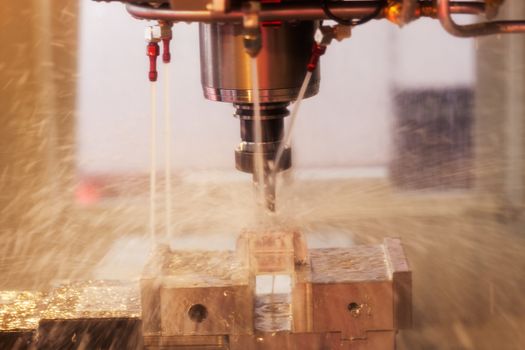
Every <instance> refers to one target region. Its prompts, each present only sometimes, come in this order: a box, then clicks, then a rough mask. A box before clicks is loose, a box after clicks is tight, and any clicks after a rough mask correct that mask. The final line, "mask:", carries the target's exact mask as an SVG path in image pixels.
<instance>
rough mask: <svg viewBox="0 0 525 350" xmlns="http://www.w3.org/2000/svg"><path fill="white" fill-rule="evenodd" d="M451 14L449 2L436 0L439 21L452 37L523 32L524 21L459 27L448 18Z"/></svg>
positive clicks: (524, 28) (494, 22) (447, 0)
mask: <svg viewBox="0 0 525 350" xmlns="http://www.w3.org/2000/svg"><path fill="white" fill-rule="evenodd" d="M451 12H452V11H451V8H450V1H449V0H438V18H439V21H440V22H441V25H442V26H443V28H444V29H445V30H446V31H447V32H449V33H450V34H452V35H454V36H458V37H462V38H469V37H475V36H482V35H491V34H505V33H523V32H525V21H493V22H483V23H475V24H467V25H459V24H457V23H456V22H454V20H453V19H452V17H451V16H450V14H451Z"/></svg>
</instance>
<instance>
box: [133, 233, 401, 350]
mask: <svg viewBox="0 0 525 350" xmlns="http://www.w3.org/2000/svg"><path fill="white" fill-rule="evenodd" d="M159 257H160V258H161V261H160V263H156V264H155V266H156V268H157V270H155V269H150V271H149V273H148V276H145V278H143V280H142V282H141V286H142V287H141V288H142V291H143V292H142V305H143V314H144V313H145V312H148V309H152V310H156V311H155V312H156V313H157V317H156V318H150V319H149V320H148V321H146V320H145V319H143V322H144V327H143V330H144V334H143V336H144V345H145V347H146V349H179V348H180V349H182V348H184V349H194V348H195V349H200V348H203V347H209V348H214V349H229V350H236V349H243V350H246V349H259V350H267V349H272V350H273V349H305V350H319V349H346V350H350V349H361V350H368V349H370V350H377V349H394V348H395V345H394V344H395V334H396V332H397V330H399V329H403V328H406V327H410V324H411V273H410V270H409V267H408V263H407V261H406V257H405V255H404V252H403V248H402V246H401V244H400V241H399V240H398V239H386V240H385V241H384V242H383V244H378V245H361V246H354V247H349V248H326V249H310V250H309V249H308V247H307V245H306V240H305V238H304V236H303V235H302V234H301V232H296V231H293V230H290V231H269V232H244V233H243V234H241V235H240V236H239V238H238V239H237V244H236V250H235V251H223V252H214V251H193V252H187V251H176V250H169V251H163V252H162V254H160V255H159ZM268 281H269V283H270V284H269V285H265V282H268ZM272 281H273V282H272ZM276 281H277V282H276ZM278 281H281V282H280V283H279V282H278ZM283 281H284V282H283ZM152 288H153V289H154V290H155V292H154V293H151V290H152Z"/></svg>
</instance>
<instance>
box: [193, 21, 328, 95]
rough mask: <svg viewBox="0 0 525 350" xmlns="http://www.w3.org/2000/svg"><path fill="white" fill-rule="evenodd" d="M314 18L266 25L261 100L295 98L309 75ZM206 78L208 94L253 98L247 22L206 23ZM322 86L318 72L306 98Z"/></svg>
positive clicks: (202, 33)
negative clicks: (245, 34) (312, 19)
mask: <svg viewBox="0 0 525 350" xmlns="http://www.w3.org/2000/svg"><path fill="white" fill-rule="evenodd" d="M316 28H317V27H316V24H315V23H314V22H299V23H296V24H291V23H283V24H282V25H281V26H280V27H278V28H274V27H262V28H261V34H262V40H263V43H264V44H263V47H262V50H261V51H260V53H259V54H258V56H257V71H258V72H259V95H260V99H261V103H267V102H290V101H293V100H294V99H295V98H296V97H297V94H298V93H299V89H300V88H301V84H302V82H303V79H304V76H305V74H306V66H307V64H308V59H309V58H310V52H311V50H312V45H313V36H314V33H315V30H316ZM199 37H200V50H201V81H202V86H203V89H204V96H205V97H206V98H207V99H209V100H213V101H223V102H231V103H253V102H254V101H253V96H252V93H253V92H252V91H253V86H252V83H253V81H252V79H251V76H250V64H251V57H250V56H249V55H248V54H247V53H246V51H245V49H244V39H243V27H242V25H241V24H217V23H213V24H200V31H199ZM318 91H319V70H316V71H315V72H314V76H313V78H312V81H311V84H310V85H309V87H308V90H307V93H306V97H310V96H313V95H315V94H317V92H318Z"/></svg>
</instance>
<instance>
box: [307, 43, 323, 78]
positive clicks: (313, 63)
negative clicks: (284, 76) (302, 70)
mask: <svg viewBox="0 0 525 350" xmlns="http://www.w3.org/2000/svg"><path fill="white" fill-rule="evenodd" d="M325 52H326V45H321V44H318V43H314V46H313V47H312V56H310V61H308V66H306V69H307V70H308V71H309V72H313V71H314V70H315V68H317V65H318V64H319V58H320V57H321V56H322V55H324V53H325Z"/></svg>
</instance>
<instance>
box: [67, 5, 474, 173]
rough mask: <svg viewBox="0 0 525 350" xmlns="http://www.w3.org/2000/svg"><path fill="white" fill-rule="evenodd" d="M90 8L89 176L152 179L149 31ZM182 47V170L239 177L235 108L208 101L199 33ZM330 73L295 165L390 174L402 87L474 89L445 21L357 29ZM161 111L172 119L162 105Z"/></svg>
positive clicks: (306, 121)
mask: <svg viewBox="0 0 525 350" xmlns="http://www.w3.org/2000/svg"><path fill="white" fill-rule="evenodd" d="M81 4H82V5H81V7H82V8H81V31H80V32H81V35H80V77H81V79H79V81H80V83H79V101H78V108H79V111H78V112H79V121H78V130H77V137H78V162H79V168H80V169H81V170H82V171H85V172H102V173H107V172H121V171H146V170H147V168H148V165H149V160H148V155H149V150H148V148H149V146H148V142H149V136H148V135H149V134H148V130H149V110H150V87H149V83H148V81H147V57H146V55H145V42H144V40H143V28H144V26H145V25H147V22H145V21H138V20H135V19H133V18H131V17H130V16H129V15H128V14H127V13H126V11H125V9H124V7H123V5H122V4H118V3H98V2H93V1H82V2H81ZM172 47H173V62H172V64H171V65H170V70H171V72H170V74H169V80H170V84H171V93H170V96H171V97H170V102H171V109H172V112H173V113H172V120H173V122H172V124H173V129H174V130H173V135H172V144H173V147H172V150H173V151H172V154H173V161H172V163H173V164H174V167H175V168H184V169H188V168H193V169H201V168H211V169H232V168H233V150H234V148H235V146H236V145H237V143H238V142H239V126H238V121H237V120H236V119H234V118H233V117H232V116H231V115H232V112H233V108H232V107H231V106H230V105H228V104H224V103H216V102H209V101H206V100H205V99H204V98H203V97H202V92H201V87H200V72H199V48H198V28H197V25H187V24H177V25H176V26H175V27H174V41H173V44H172ZM159 61H160V60H159ZM159 63H160V62H159ZM321 64H322V67H321V68H322V78H321V79H322V83H321V91H320V93H319V95H318V96H316V97H314V98H311V99H309V100H307V101H305V102H304V104H303V106H302V109H301V113H300V116H299V120H298V124H297V129H296V133H295V138H294V155H295V165H296V166H299V167H303V168H307V167H327V166H337V167H352V166H375V165H379V166H384V165H386V164H387V163H388V160H389V152H390V146H389V145H390V140H391V137H390V124H391V118H392V115H391V106H390V95H389V93H390V89H391V87H392V85H395V86H430V85H436V84H438V85H450V84H452V85H454V84H463V85H464V84H469V83H472V81H473V80H474V78H473V73H472V72H473V46H472V44H471V43H469V42H468V41H465V40H464V39H454V38H450V37H448V36H447V34H445V33H444V32H443V31H442V30H441V28H440V27H439V24H438V23H437V22H435V21H421V22H419V23H414V24H411V25H409V26H408V27H406V28H404V29H403V30H399V29H398V28H396V27H395V26H393V25H392V24H390V23H388V22H386V21H377V22H374V23H369V24H367V25H365V26H363V27H358V28H355V29H354V32H353V36H352V38H351V39H350V40H347V41H345V42H342V43H334V44H333V45H332V46H331V47H330V48H329V49H328V51H327V54H326V55H325V56H324V57H323V58H322V63H321ZM159 73H160V74H159V76H160V79H159V84H158V93H159V96H160V97H159V101H160V100H162V98H161V97H162V96H161V95H162V94H163V90H162V83H163V82H162V79H163V72H162V70H161V71H160V72H159ZM158 108H159V112H160V111H162V105H159V107H158ZM159 119H160V120H159V122H161V121H162V116H161V115H160V116H159ZM160 124H161V123H160ZM159 135H161V136H162V128H161V126H159ZM160 141H161V140H159V147H160V148H161V149H162V147H161V144H160ZM160 159H162V153H161V154H159V161H160Z"/></svg>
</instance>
